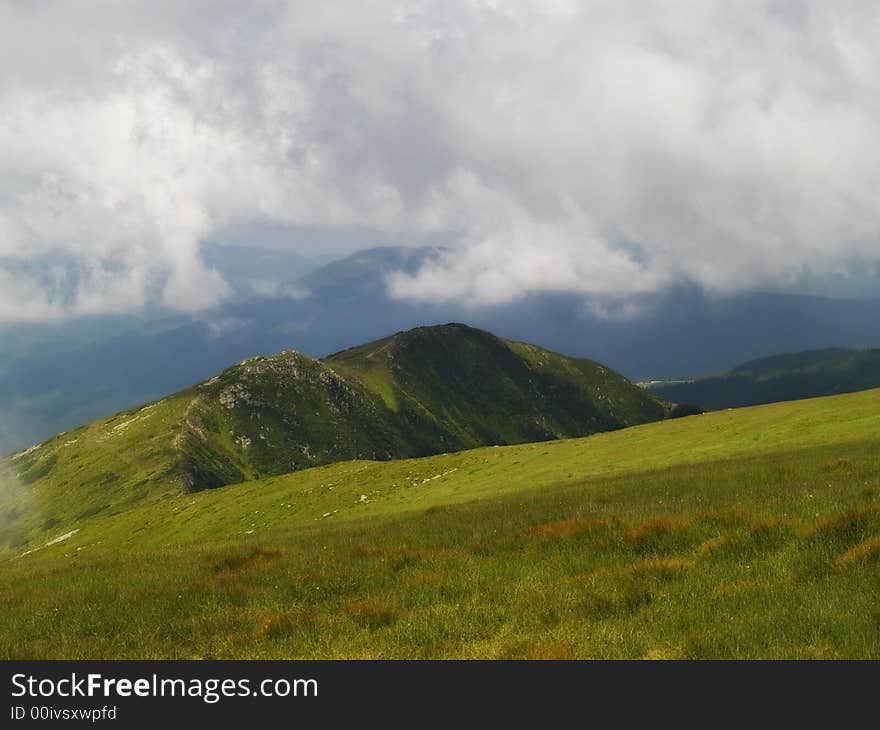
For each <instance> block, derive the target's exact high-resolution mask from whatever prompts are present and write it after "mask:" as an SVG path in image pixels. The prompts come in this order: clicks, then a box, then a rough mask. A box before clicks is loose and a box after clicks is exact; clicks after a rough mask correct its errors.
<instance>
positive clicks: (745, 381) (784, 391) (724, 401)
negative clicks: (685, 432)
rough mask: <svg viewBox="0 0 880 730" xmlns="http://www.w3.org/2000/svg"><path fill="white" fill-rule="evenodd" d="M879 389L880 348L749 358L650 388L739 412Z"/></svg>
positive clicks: (679, 399) (681, 400)
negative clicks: (726, 367) (731, 366)
mask: <svg viewBox="0 0 880 730" xmlns="http://www.w3.org/2000/svg"><path fill="white" fill-rule="evenodd" d="M869 388H880V350H846V349H841V348H829V349H824V350H811V351H808V352H798V353H791V354H783V355H775V356H773V357H767V358H762V359H760V360H752V361H750V362H747V363H743V364H742V365H739V366H737V367H735V368H734V369H733V370H731V371H730V372H728V373H724V374H722V375H716V376H710V377H705V378H697V379H694V380H692V381H690V382H682V383H658V384H655V385H653V386H651V388H650V390H651V391H652V392H653V393H655V394H657V395H659V396H661V397H663V398H667V399H669V400H672V401H674V402H679V403H694V404H697V405H700V406H702V407H703V408H713V409H717V408H737V407H741V406H751V405H759V404H762V403H774V402H777V401H785V400H798V399H801V398H814V397H818V396H823V395H835V394H837V393H852V392H855V391H858V390H867V389H869Z"/></svg>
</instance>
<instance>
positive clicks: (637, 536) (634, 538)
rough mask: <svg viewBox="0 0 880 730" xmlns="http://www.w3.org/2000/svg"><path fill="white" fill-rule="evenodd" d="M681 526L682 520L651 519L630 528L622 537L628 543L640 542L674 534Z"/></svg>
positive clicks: (669, 518) (672, 518)
mask: <svg viewBox="0 0 880 730" xmlns="http://www.w3.org/2000/svg"><path fill="white" fill-rule="evenodd" d="M682 526H683V523H682V520H680V519H679V518H676V517H670V516H664V517H652V518H651V519H649V520H645V521H644V522H640V523H639V524H637V525H633V526H632V527H630V528H629V529H628V530H627V531H626V532H625V533H624V534H623V537H624V539H625V540H627V541H628V542H642V541H643V540H646V539H650V538H653V537H662V536H663V535H668V534H670V533H672V532H675V531H676V530H678V529H679V528H681V527H682Z"/></svg>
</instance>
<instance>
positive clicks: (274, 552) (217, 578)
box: [211, 547, 284, 583]
mask: <svg viewBox="0 0 880 730" xmlns="http://www.w3.org/2000/svg"><path fill="white" fill-rule="evenodd" d="M283 557H284V550H282V549H281V548H276V547H258V548H254V549H253V550H250V551H248V552H246V553H241V554H237V555H230V556H228V557H226V558H224V559H222V560H219V561H217V562H215V563H214V564H213V565H212V566H211V570H212V571H213V573H214V575H213V576H211V582H212V583H223V582H227V581H234V580H238V579H240V578H242V577H243V576H245V575H248V574H250V573H255V572H259V571H261V570H266V569H268V568H269V567H271V566H272V565H273V564H275V563H276V562H278V561H279V560H281V558H283Z"/></svg>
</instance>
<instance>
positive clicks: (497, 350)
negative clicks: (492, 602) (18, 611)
mask: <svg viewBox="0 0 880 730" xmlns="http://www.w3.org/2000/svg"><path fill="white" fill-rule="evenodd" d="M667 411H668V409H667V407H666V406H665V404H664V403H662V402H661V401H660V400H659V399H657V398H656V397H654V396H652V395H650V394H648V393H646V392H645V391H644V390H642V389H641V388H639V387H637V386H635V385H633V384H632V383H630V382H629V381H628V380H626V379H625V378H623V377H622V376H620V375H618V374H616V373H614V372H612V371H611V370H609V369H608V368H606V367H604V366H602V365H599V364H598V363H595V362H592V361H590V360H582V359H576V358H568V357H565V356H563V355H559V354H556V353H553V352H549V351H547V350H544V349H542V348H539V347H536V346H534V345H529V344H525V343H520V342H512V341H507V340H502V339H499V338H498V337H495V336H494V335H492V334H489V333H488V332H483V331H481V330H476V329H472V328H470V327H467V326H465V325H461V324H447V325H442V326H436V327H422V328H418V329H415V330H411V331H408V332H400V333H398V334H396V335H394V336H392V337H388V338H385V339H383V340H380V341H378V342H373V343H371V344H368V345H363V346H361V347H357V348H354V349H350V350H345V351H343V352H340V353H337V354H335V355H333V356H331V357H328V358H325V359H324V360H315V359H313V358H310V357H308V356H306V355H303V354H301V353H298V352H294V351H285V352H281V353H279V354H276V355H272V356H267V357H253V358H249V359H247V360H245V361H243V362H241V363H239V364H238V365H235V366H233V367H232V368H229V369H227V370H225V371H223V372H222V373H220V374H219V375H216V376H214V377H212V378H210V379H208V380H206V381H204V382H202V383H200V384H199V385H197V386H195V387H193V388H190V389H188V390H185V391H183V392H181V393H178V394H176V395H173V396H169V397H167V398H164V399H162V400H160V401H157V402H153V403H150V404H148V405H146V406H144V407H142V408H138V409H135V410H133V411H128V412H124V413H120V414H117V415H115V416H113V417H111V418H108V419H103V420H101V421H97V422H95V423H92V424H90V425H87V426H82V427H80V428H77V429H74V430H72V431H69V432H67V433H63V434H61V435H59V436H56V437H54V438H53V439H50V440H49V441H47V442H45V443H43V444H41V445H38V446H36V447H32V448H30V449H27V450H25V451H23V452H19V453H17V454H14V455H12V456H11V457H9V458H8V459H6V460H5V461H4V462H2V465H3V469H2V471H3V473H5V474H6V475H7V478H8V479H9V480H10V481H15V482H16V483H22V484H24V485H27V486H29V487H31V488H32V490H33V491H34V493H35V494H37V495H38V496H39V497H40V499H42V500H44V507H45V510H44V511H45V512H46V513H47V514H48V517H46V519H48V520H51V521H53V524H54V523H55V522H57V523H59V524H60V523H63V524H65V526H67V527H68V529H74V528H75V527H76V525H77V524H78V523H79V522H80V521H81V520H82V519H85V518H87V517H91V516H93V515H94V514H98V513H102V512H105V511H108V510H109V511H111V512H112V511H115V510H119V509H122V508H128V507H131V506H132V505H134V504H137V503H139V502H142V501H144V500H150V499H154V498H161V497H166V496H169V495H173V494H175V493H180V492H182V491H190V492H192V491H199V490H203V489H207V488H214V487H219V486H222V485H227V484H233V483H238V482H242V481H245V480H252V479H257V478H261V477H266V476H269V475H277V474H284V473H287V472H291V471H295V470H299V469H304V468H306V467H312V466H318V465H326V464H331V463H334V462H339V461H346V460H355V459H368V460H388V459H392V458H404V457H415V456H425V455H429V454H436V453H441V452H449V451H459V450H461V449H466V448H472V447H476V446H484V445H493V444H513V443H522V442H526V441H547V440H552V439H561V438H568V437H576V436H584V435H587V434H592V433H596V432H600V431H610V430H615V429H619V428H623V427H625V426H630V425H633V424H639V423H646V422H648V421H656V420H660V419H663V418H664V417H665V416H666V415H667ZM0 481H2V480H0ZM0 486H2V485H0ZM10 509H12V508H10ZM14 512H15V510H14V509H13V510H12V512H11V513H8V514H7V515H6V517H5V518H4V517H3V516H2V515H0V524H2V523H3V522H4V521H5V523H6V525H7V529H6V533H7V537H8V539H11V540H13V541H14V540H15V539H16V538H14V537H9V536H10V535H14V534H20V532H21V530H25V527H23V526H22V524H20V521H19V520H18V516H17V515H16V514H14ZM10 515H11V516H10ZM34 527H35V526H34V525H33V524H30V525H29V526H28V527H27V529H34Z"/></svg>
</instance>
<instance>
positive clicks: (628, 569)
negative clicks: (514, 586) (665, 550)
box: [593, 558, 691, 578]
mask: <svg viewBox="0 0 880 730" xmlns="http://www.w3.org/2000/svg"><path fill="white" fill-rule="evenodd" d="M690 564H691V563H690V561H688V560H683V559H681V558H647V559H645V560H637V561H635V562H634V563H627V564H625V565H611V566H606V567H603V568H599V569H598V570H596V571H594V572H593V575H596V576H619V575H633V576H646V575H650V576H655V577H657V578H672V577H673V576H675V575H676V574H678V573H679V572H680V571H682V570H684V569H685V568H687V567H688V566H689V565H690Z"/></svg>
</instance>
